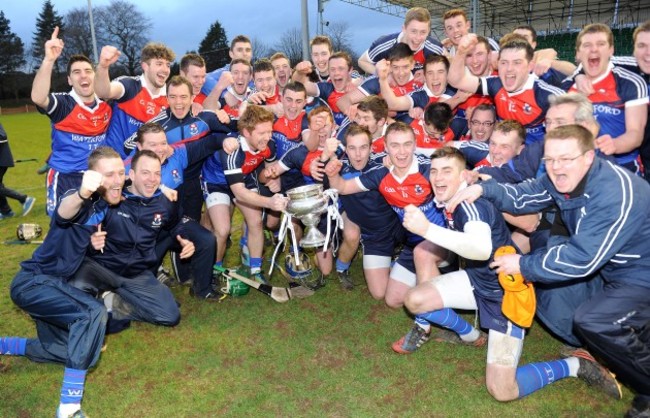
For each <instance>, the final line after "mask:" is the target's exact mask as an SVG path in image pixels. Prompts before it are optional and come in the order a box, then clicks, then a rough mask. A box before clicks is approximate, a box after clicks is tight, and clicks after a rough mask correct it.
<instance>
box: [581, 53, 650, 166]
mask: <svg viewBox="0 0 650 418" xmlns="http://www.w3.org/2000/svg"><path fill="white" fill-rule="evenodd" d="M568 80H570V81H573V79H572V78H570V79H568ZM592 86H593V89H594V93H593V94H591V95H589V97H588V99H589V101H591V103H593V105H594V116H595V118H596V120H597V121H598V123H599V124H600V131H599V132H598V136H602V135H609V136H611V137H612V138H617V137H619V136H621V135H623V134H624V133H625V109H626V108H628V107H634V106H647V105H648V86H647V84H646V83H645V81H644V80H643V79H642V78H641V77H640V76H639V75H637V74H634V73H632V72H631V71H628V70H626V69H624V68H621V67H616V66H614V65H613V64H612V63H611V62H610V63H609V68H608V70H607V72H606V73H605V74H603V75H602V76H601V77H599V78H598V79H597V80H593V81H592ZM569 91H577V89H576V87H575V84H573V85H571V87H570V89H569ZM638 156H639V150H638V149H634V150H632V151H629V152H626V153H623V154H616V155H614V157H615V159H616V162H617V163H618V164H626V163H629V162H631V161H634V160H636V159H637V157H638Z"/></svg>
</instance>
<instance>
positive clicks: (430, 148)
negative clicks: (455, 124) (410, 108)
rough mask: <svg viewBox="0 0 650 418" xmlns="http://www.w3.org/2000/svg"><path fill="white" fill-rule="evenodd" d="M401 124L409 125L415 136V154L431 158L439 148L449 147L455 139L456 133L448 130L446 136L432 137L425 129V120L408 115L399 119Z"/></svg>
mask: <svg viewBox="0 0 650 418" xmlns="http://www.w3.org/2000/svg"><path fill="white" fill-rule="evenodd" d="M399 120H400V121H401V122H404V123H406V124H408V125H409V126H410V127H411V129H413V134H414V135H415V152H416V153H418V154H422V155H424V156H427V157H430V156H431V154H433V152H434V151H435V150H437V149H438V148H442V147H444V146H446V145H449V142H450V141H453V140H454V139H455V134H454V131H453V130H452V129H451V128H447V130H446V131H445V133H444V134H442V135H440V136H438V137H432V136H430V135H429V134H428V133H427V131H426V130H425V129H424V119H413V118H412V117H410V116H408V115H403V116H401V117H400V118H399Z"/></svg>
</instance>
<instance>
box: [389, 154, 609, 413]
mask: <svg viewBox="0 0 650 418" xmlns="http://www.w3.org/2000/svg"><path fill="white" fill-rule="evenodd" d="M464 168H465V159H464V158H463V156H462V154H461V153H460V152H459V151H458V150H456V149H454V148H451V147H444V148H441V149H439V150H437V151H436V152H435V153H434V154H433V155H432V157H431V175H430V179H431V184H432V186H433V190H434V194H435V199H436V201H437V203H438V204H446V203H447V202H449V200H450V199H451V198H452V197H453V196H454V194H455V193H456V192H457V191H458V190H460V189H461V188H462V183H463V171H464ZM446 213H447V216H446V221H447V226H448V228H441V227H439V226H437V225H432V224H430V223H429V222H427V220H426V218H425V216H424V214H422V213H421V212H420V211H419V210H418V209H416V208H415V207H408V208H406V214H405V216H404V226H405V227H406V228H407V229H408V230H409V231H411V232H413V233H416V234H419V235H422V236H424V237H425V238H426V239H427V240H428V241H431V242H434V243H435V244H437V245H438V246H442V247H445V248H447V249H449V250H451V251H454V252H455V253H457V254H458V255H460V256H462V257H464V258H465V259H466V260H467V264H466V269H465V270H461V271H457V272H453V273H449V274H444V275H441V276H438V277H436V278H434V279H433V280H432V281H430V282H426V283H422V284H420V285H418V286H417V287H415V288H414V289H412V290H411V291H409V293H408V294H407V296H406V299H405V302H404V303H405V305H406V307H407V308H408V309H409V311H411V312H412V313H413V314H415V315H416V324H415V325H414V327H413V329H412V330H411V331H409V332H408V333H407V334H406V336H405V337H402V338H401V339H400V340H399V341H397V342H396V343H394V344H393V350H395V351H396V352H398V353H402V354H408V353H412V352H413V351H415V350H417V349H418V348H419V347H420V346H421V345H422V344H424V343H425V342H426V341H427V340H428V339H429V336H430V333H431V324H435V325H438V326H440V327H443V328H444V330H443V331H442V332H440V333H438V334H437V336H435V337H434V338H435V339H436V340H439V341H448V342H455V343H464V344H468V345H474V346H480V345H483V344H485V335H484V334H483V333H482V332H481V331H479V330H478V329H476V328H474V327H473V326H472V325H470V324H469V323H468V322H467V321H465V320H464V319H463V318H461V317H460V316H459V315H458V314H457V313H456V312H454V311H453V310H452V308H457V309H471V310H478V311H479V312H480V320H481V326H482V327H484V328H488V329H489V340H488V354H487V369H486V385H487V389H488V391H489V392H490V394H491V395H492V396H494V398H495V399H497V400H499V401H510V400H514V399H517V398H520V397H523V396H526V395H528V394H530V393H532V392H534V391H536V390H538V389H541V388H542V387H544V386H546V385H547V384H549V383H552V382H554V381H556V380H560V379H563V378H565V377H570V376H572V377H580V378H582V379H583V380H585V381H586V382H587V383H589V384H597V385H599V386H600V387H601V388H603V389H604V390H606V392H607V393H608V394H610V395H611V396H616V395H617V394H619V392H618V391H619V389H618V385H617V383H616V381H615V380H614V379H613V377H611V375H609V373H608V372H607V371H606V370H604V369H603V368H601V367H600V366H599V365H598V364H597V363H595V362H593V361H589V360H586V359H584V358H577V357H569V358H567V359H563V360H554V361H549V362H542V363H533V364H528V365H526V366H522V367H519V368H518V367H517V364H518V363H519V357H520V356H521V352H522V349H523V344H524V334H525V331H524V329H522V328H520V327H518V326H517V325H515V324H514V323H512V322H510V321H509V320H508V319H507V318H506V317H505V316H504V315H503V314H502V312H501V304H502V300H503V291H502V289H501V287H500V285H499V281H498V278H497V275H496V272H495V271H493V270H491V269H490V267H489V260H490V259H492V258H493V256H494V251H495V249H496V248H498V247H500V246H504V245H512V239H511V238H510V234H509V232H508V228H507V226H506V223H505V221H504V219H503V217H502V216H501V214H500V213H499V211H498V210H497V209H496V208H495V207H494V205H492V203H490V202H489V201H488V200H487V199H485V198H480V199H478V200H476V201H475V202H474V203H467V202H463V203H461V204H460V205H459V206H458V207H457V208H456V209H455V210H454V211H453V212H452V213H449V212H446ZM448 330H451V331H453V333H452V332H449V331H448Z"/></svg>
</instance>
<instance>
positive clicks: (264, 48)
mask: <svg viewBox="0 0 650 418" xmlns="http://www.w3.org/2000/svg"><path fill="white" fill-rule="evenodd" d="M251 43H252V44H253V59H255V60H258V59H260V58H269V57H271V55H273V53H274V52H275V51H274V50H273V48H272V47H271V46H270V45H269V44H267V43H266V42H264V41H263V40H261V39H260V38H258V37H255V38H253V39H251Z"/></svg>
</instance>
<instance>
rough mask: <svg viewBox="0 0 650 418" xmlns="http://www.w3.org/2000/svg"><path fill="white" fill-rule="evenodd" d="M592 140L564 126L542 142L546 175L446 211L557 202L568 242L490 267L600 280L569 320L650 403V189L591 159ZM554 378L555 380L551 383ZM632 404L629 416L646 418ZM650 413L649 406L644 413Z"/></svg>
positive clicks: (481, 189) (472, 196) (546, 279)
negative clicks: (486, 203)
mask: <svg viewBox="0 0 650 418" xmlns="http://www.w3.org/2000/svg"><path fill="white" fill-rule="evenodd" d="M594 147H595V144H594V135H593V134H592V133H591V132H589V131H588V130H587V129H585V128H583V127H581V126H577V125H570V126H563V127H559V128H557V129H553V130H550V131H549V132H548V134H547V135H546V139H545V144H544V157H543V161H544V164H545V166H546V170H547V174H545V175H543V176H542V177H540V178H538V179H536V180H533V181H531V182H525V183H521V184H518V185H515V186H513V185H508V186H505V185H500V184H498V183H496V182H494V181H487V182H484V183H482V184H481V185H473V186H470V187H468V188H466V189H465V190H462V191H461V192H459V193H458V194H457V195H456V196H455V197H454V198H453V202H452V204H450V206H451V207H452V210H453V208H455V207H456V205H458V204H459V203H460V202H463V201H469V202H472V201H474V200H476V199H477V198H478V197H480V196H483V197H485V198H487V199H488V200H490V201H491V202H493V203H494V204H495V205H496V206H497V207H498V208H499V209H500V210H505V211H508V212H511V213H515V214H523V213H531V212H535V211H540V210H543V209H544V208H546V207H548V206H550V205H552V204H553V203H555V204H556V205H557V206H558V207H559V210H560V214H561V217H562V220H563V221H564V223H565V224H566V227H567V232H568V238H564V237H554V236H551V238H550V239H549V242H548V244H547V246H546V248H545V249H543V250H540V251H536V252H534V253H531V254H528V255H523V256H521V255H505V256H503V257H500V258H498V259H496V260H495V261H493V262H492V263H491V266H492V267H493V268H495V269H496V271H497V272H498V273H505V274H510V275H515V274H518V273H521V275H523V277H525V278H526V279H527V280H528V281H531V282H541V283H549V284H561V283H565V282H568V281H575V280H577V279H581V278H590V277H593V276H597V277H600V278H602V280H603V283H604V286H603V289H602V291H600V292H597V293H596V294H595V295H594V296H593V297H591V298H590V299H589V300H587V301H586V302H584V303H583V304H582V305H581V306H580V307H579V308H578V309H577V311H576V313H575V316H574V318H573V323H574V328H575V330H576V332H577V333H578V334H579V335H580V337H581V338H582V340H583V341H584V342H585V343H586V345H587V347H588V348H589V350H590V351H592V352H593V353H594V354H596V355H598V356H599V357H600V358H601V359H602V360H603V361H604V362H605V363H606V364H607V365H608V366H609V367H610V368H611V369H612V371H613V372H615V373H616V374H617V376H618V377H619V378H621V380H623V381H625V382H627V383H628V384H629V385H630V386H631V387H632V388H633V389H634V390H636V391H637V392H638V393H639V396H642V397H643V399H645V400H646V404H647V400H648V399H650V332H649V330H648V323H649V321H650V302H649V300H648V294H649V292H650V276H648V274H647V272H648V269H649V268H650V247H648V240H650V218H648V209H647V208H648V205H650V186H649V185H648V183H647V182H645V181H643V180H642V179H641V178H639V177H637V176H635V175H634V174H632V173H631V172H630V171H628V170H626V169H623V168H622V167H620V166H618V165H616V164H613V163H611V162H609V161H605V160H603V159H601V158H600V157H597V156H596V152H595V150H594ZM556 378H557V376H556ZM639 403H640V402H638V401H637V400H635V405H634V407H633V409H631V410H630V411H629V412H630V414H629V415H628V416H643V415H641V414H640V413H639V412H640V411H639V410H638V408H637V406H638V405H637V404H639ZM647 409H648V408H647V407H646V410H647Z"/></svg>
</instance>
